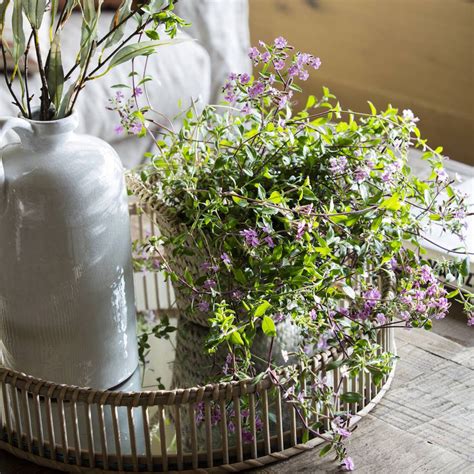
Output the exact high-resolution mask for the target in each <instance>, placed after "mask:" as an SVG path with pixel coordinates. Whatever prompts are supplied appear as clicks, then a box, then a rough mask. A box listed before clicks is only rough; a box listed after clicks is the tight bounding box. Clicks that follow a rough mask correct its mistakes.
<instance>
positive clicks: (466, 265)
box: [459, 257, 469, 277]
mask: <svg viewBox="0 0 474 474" xmlns="http://www.w3.org/2000/svg"><path fill="white" fill-rule="evenodd" d="M459 273H460V274H461V275H462V276H463V277H467V276H468V275H469V257H466V258H465V259H464V260H463V261H462V264H461V268H460V269H459Z"/></svg>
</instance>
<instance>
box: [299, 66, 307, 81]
mask: <svg viewBox="0 0 474 474" xmlns="http://www.w3.org/2000/svg"><path fill="white" fill-rule="evenodd" d="M298 77H299V78H300V79H301V80H302V81H307V80H308V77H309V72H308V71H307V70H306V69H300V71H299V73H298Z"/></svg>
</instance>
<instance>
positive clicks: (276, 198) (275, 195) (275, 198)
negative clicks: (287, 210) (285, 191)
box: [268, 191, 283, 204]
mask: <svg viewBox="0 0 474 474" xmlns="http://www.w3.org/2000/svg"><path fill="white" fill-rule="evenodd" d="M268 200H269V201H270V202H271V203H272V204H280V203H281V201H282V200H283V198H282V197H281V194H280V193H279V192H278V191H273V192H272V194H270V198H269V199H268Z"/></svg>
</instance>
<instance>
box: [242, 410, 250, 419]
mask: <svg viewBox="0 0 474 474" xmlns="http://www.w3.org/2000/svg"><path fill="white" fill-rule="evenodd" d="M240 416H241V417H242V418H248V417H249V416H250V411H249V410H247V409H246V408H244V409H243V410H242V411H241V412H240Z"/></svg>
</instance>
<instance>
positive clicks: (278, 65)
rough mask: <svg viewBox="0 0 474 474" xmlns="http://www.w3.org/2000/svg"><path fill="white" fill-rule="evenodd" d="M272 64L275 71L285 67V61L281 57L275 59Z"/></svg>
mask: <svg viewBox="0 0 474 474" xmlns="http://www.w3.org/2000/svg"><path fill="white" fill-rule="evenodd" d="M273 66H274V67H275V71H281V70H282V69H285V61H284V60H283V59H279V60H278V61H275V62H274V64H273Z"/></svg>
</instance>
